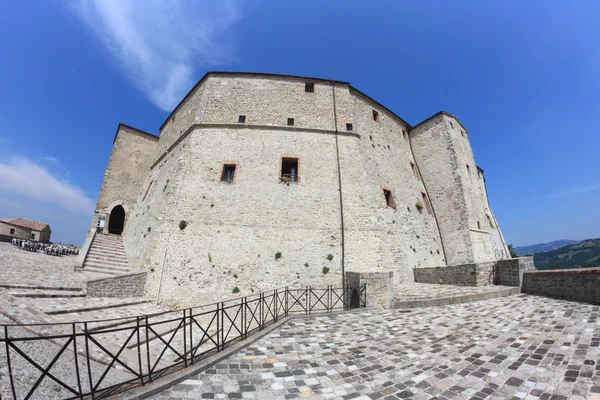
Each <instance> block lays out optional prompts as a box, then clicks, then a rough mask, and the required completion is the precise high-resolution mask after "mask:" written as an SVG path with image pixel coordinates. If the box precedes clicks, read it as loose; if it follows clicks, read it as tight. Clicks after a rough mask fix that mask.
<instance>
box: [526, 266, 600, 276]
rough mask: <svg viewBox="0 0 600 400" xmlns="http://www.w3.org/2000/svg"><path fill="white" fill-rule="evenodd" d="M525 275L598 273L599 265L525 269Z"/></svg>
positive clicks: (599, 271) (599, 273) (599, 272)
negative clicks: (591, 266)
mask: <svg viewBox="0 0 600 400" xmlns="http://www.w3.org/2000/svg"><path fill="white" fill-rule="evenodd" d="M525 274H526V275H529V274H535V275H537V276H544V275H547V276H551V275H555V274H560V275H600V267H594V268H573V269H555V270H537V271H527V272H525Z"/></svg>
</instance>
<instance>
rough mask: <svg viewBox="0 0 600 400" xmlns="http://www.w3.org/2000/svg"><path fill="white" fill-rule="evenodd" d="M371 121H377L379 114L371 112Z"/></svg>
mask: <svg viewBox="0 0 600 400" xmlns="http://www.w3.org/2000/svg"><path fill="white" fill-rule="evenodd" d="M373 121H379V113H378V112H377V111H375V110H373Z"/></svg>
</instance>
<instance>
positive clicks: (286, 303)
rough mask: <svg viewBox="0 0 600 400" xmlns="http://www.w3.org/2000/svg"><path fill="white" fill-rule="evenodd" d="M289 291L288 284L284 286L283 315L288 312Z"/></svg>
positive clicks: (286, 314)
mask: <svg viewBox="0 0 600 400" xmlns="http://www.w3.org/2000/svg"><path fill="white" fill-rule="evenodd" d="M289 292H290V289H288V286H286V287H285V316H286V317H287V316H288V313H289V312H290V309H289V302H288V294H289Z"/></svg>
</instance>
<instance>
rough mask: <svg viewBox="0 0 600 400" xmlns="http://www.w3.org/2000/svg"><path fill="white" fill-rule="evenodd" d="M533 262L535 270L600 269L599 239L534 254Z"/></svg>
mask: <svg viewBox="0 0 600 400" xmlns="http://www.w3.org/2000/svg"><path fill="white" fill-rule="evenodd" d="M533 261H534V262H535V267H536V268H537V269H555V268H560V269H563V268H585V267H600V239H588V240H584V241H582V242H579V243H576V244H570V245H567V246H563V247H561V248H559V249H556V250H552V251H546V252H543V253H536V254H534V255H533Z"/></svg>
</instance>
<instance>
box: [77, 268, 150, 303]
mask: <svg viewBox="0 0 600 400" xmlns="http://www.w3.org/2000/svg"><path fill="white" fill-rule="evenodd" d="M145 283H146V273H145V272H139V273H136V274H129V275H119V276H114V277H111V278H103V279H96V280H93V281H87V282H86V293H87V296H88V297H140V296H143V295H144V284H145Z"/></svg>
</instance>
